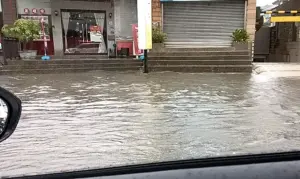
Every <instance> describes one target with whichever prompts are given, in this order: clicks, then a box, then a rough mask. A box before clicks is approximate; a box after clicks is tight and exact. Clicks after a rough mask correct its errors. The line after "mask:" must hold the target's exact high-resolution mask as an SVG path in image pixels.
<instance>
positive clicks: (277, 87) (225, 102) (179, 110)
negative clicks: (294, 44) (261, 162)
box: [0, 72, 300, 176]
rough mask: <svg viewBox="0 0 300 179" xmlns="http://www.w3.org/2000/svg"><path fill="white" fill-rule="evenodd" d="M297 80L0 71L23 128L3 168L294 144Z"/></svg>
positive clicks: (49, 167)
mask: <svg viewBox="0 0 300 179" xmlns="http://www.w3.org/2000/svg"><path fill="white" fill-rule="evenodd" d="M299 80H300V78H262V76H259V75H256V76H255V75H240V74H239V75H235V74H180V73H171V72H168V73H151V74H148V75H145V74H140V73H134V72H132V73H130V72H127V73H119V72H118V73H117V72H90V73H80V74H56V75H26V76H13V77H4V76H0V83H1V86H3V85H4V87H6V88H8V89H9V90H11V91H13V92H14V93H15V94H16V95H18V96H19V97H20V98H21V99H22V101H23V114H22V118H21V120H20V123H19V126H18V128H17V130H16V131H15V133H14V134H13V135H12V136H11V138H10V139H8V140H6V141H5V142H3V143H1V145H0V151H1V153H0V158H1V160H0V173H1V176H8V175H9V176H11V175H20V174H34V173H48V172H53V171H56V172H58V171H69V170H78V169H87V168H96V167H108V166H116V165H126V164H136V163H148V162H155V161H167V160H178V159H188V158H200V157H208V156H220V155H234V154H241V153H249V152H251V153H260V152H272V151H278V150H283V151H285V150H294V149H295V150H297V149H298V148H299V146H300V140H299V139H300V132H299V127H300V100H299V99H300V83H299ZM2 84H3V85H2Z"/></svg>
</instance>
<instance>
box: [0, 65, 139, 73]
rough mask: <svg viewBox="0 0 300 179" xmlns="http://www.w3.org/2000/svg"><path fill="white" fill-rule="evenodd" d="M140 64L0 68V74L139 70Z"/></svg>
mask: <svg viewBox="0 0 300 179" xmlns="http://www.w3.org/2000/svg"><path fill="white" fill-rule="evenodd" d="M140 69H141V66H134V67H133V66H132V67H131V66H130V67H124V66H122V67H94V68H56V69H15V70H6V69H3V70H0V75H12V74H53V73H79V72H88V71H93V70H105V71H139V70H140Z"/></svg>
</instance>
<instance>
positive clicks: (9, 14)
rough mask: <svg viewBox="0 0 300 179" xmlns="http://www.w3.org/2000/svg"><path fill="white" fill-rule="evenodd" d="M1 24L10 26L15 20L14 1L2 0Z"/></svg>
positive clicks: (15, 3) (15, 7) (15, 4)
mask: <svg viewBox="0 0 300 179" xmlns="http://www.w3.org/2000/svg"><path fill="white" fill-rule="evenodd" d="M2 11H3V24H12V23H14V21H15V20H16V19H17V2H16V0H2Z"/></svg>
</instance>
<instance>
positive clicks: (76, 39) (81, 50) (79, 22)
mask: <svg viewBox="0 0 300 179" xmlns="http://www.w3.org/2000/svg"><path fill="white" fill-rule="evenodd" d="M61 16H62V32H63V39H62V40H63V43H64V53H65V54H72V55H74V54H80V55H83V54H87V55H89V54H90V55H92V54H107V34H106V33H107V32H106V15H105V11H90V10H62V12H61Z"/></svg>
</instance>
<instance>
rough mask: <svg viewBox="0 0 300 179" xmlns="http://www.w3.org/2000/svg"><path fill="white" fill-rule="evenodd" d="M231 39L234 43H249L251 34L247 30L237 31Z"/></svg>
mask: <svg viewBox="0 0 300 179" xmlns="http://www.w3.org/2000/svg"><path fill="white" fill-rule="evenodd" d="M231 38H232V41H233V42H247V41H248V40H249V34H248V33H247V31H246V30H245V29H236V30H235V31H234V32H233V33H232V36H231Z"/></svg>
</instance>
